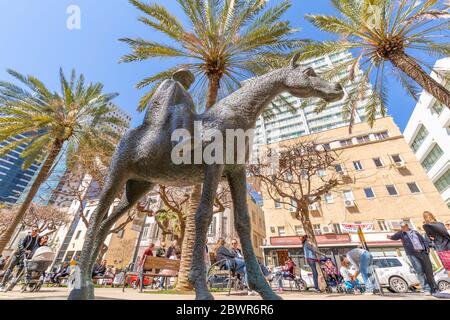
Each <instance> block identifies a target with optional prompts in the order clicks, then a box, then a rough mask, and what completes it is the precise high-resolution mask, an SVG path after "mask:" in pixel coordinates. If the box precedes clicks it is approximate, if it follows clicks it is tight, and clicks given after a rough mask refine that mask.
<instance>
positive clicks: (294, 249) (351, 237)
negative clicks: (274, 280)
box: [263, 232, 405, 269]
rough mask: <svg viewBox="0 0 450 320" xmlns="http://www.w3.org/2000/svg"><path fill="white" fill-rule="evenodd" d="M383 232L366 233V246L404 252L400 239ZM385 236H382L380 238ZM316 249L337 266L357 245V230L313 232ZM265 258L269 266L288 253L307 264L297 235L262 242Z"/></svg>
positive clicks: (377, 252) (374, 251)
mask: <svg viewBox="0 0 450 320" xmlns="http://www.w3.org/2000/svg"><path fill="white" fill-rule="evenodd" d="M386 235H387V234H386V233H384V232H383V233H370V234H366V240H367V242H368V246H369V250H370V252H371V253H372V254H373V255H374V256H405V254H404V251H403V247H402V244H401V242H399V241H390V240H387V238H386ZM382 239H384V240H382ZM316 240H317V244H318V245H319V251H320V252H321V253H323V254H324V255H326V256H327V257H329V258H331V259H333V261H334V262H335V263H336V264H337V265H338V266H340V258H341V257H342V256H345V255H346V254H347V252H348V251H350V250H351V249H353V248H356V247H358V246H359V245H360V242H359V238H358V235H357V234H353V233H352V234H339V235H338V234H326V235H319V236H316ZM263 250H264V261H265V263H266V265H268V266H271V267H273V266H282V265H284V262H285V261H286V259H287V257H288V256H291V257H292V259H293V260H294V262H295V264H296V265H297V266H299V267H302V268H304V269H307V267H304V266H305V265H306V262H305V259H304V256H303V247H302V244H301V241H300V237H298V236H286V237H271V238H270V245H266V246H263Z"/></svg>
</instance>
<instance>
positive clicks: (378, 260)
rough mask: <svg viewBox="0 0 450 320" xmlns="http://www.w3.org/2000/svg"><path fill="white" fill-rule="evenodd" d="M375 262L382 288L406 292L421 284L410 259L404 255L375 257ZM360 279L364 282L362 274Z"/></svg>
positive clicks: (352, 270)
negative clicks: (403, 256)
mask: <svg viewBox="0 0 450 320" xmlns="http://www.w3.org/2000/svg"><path fill="white" fill-rule="evenodd" d="M373 264H374V266H375V270H376V272H377V277H378V281H380V284H381V287H382V288H387V289H388V290H389V291H391V292H396V293H405V292H408V291H410V290H411V289H413V288H414V287H416V286H418V285H420V282H419V279H418V278H417V274H416V272H415V271H414V269H413V268H412V266H411V265H410V263H409V261H407V260H406V259H404V258H402V257H374V258H373ZM351 272H354V268H351ZM358 279H359V281H360V282H361V283H364V281H363V280H362V277H361V275H360V276H358Z"/></svg>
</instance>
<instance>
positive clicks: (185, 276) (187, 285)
mask: <svg viewBox="0 0 450 320" xmlns="http://www.w3.org/2000/svg"><path fill="white" fill-rule="evenodd" d="M208 82H209V83H208V92H207V94H206V109H209V108H211V107H212V106H213V105H214V104H215V103H216V101H217V96H218V93H219V85H220V75H211V76H209V77H208ZM201 195H202V185H195V186H194V188H193V190H192V192H191V196H190V198H189V208H188V213H187V215H186V222H185V223H186V227H185V232H184V238H183V247H182V248H181V261H180V271H179V272H178V283H177V287H176V289H177V290H183V291H186V290H192V284H191V282H190V281H189V272H190V270H191V264H192V249H193V247H194V241H195V214H196V212H197V208H198V206H199V204H200V198H201Z"/></svg>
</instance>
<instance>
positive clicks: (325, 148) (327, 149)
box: [323, 143, 331, 151]
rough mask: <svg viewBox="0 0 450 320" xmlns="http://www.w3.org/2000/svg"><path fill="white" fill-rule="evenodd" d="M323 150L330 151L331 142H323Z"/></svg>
mask: <svg viewBox="0 0 450 320" xmlns="http://www.w3.org/2000/svg"><path fill="white" fill-rule="evenodd" d="M323 150H325V151H330V150H331V146H330V144H329V143H324V144H323Z"/></svg>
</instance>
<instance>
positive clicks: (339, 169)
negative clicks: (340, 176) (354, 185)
mask: <svg viewBox="0 0 450 320" xmlns="http://www.w3.org/2000/svg"><path fill="white" fill-rule="evenodd" d="M334 169H335V170H336V172H337V173H343V172H344V166H343V165H342V164H336V165H335V166H334Z"/></svg>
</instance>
